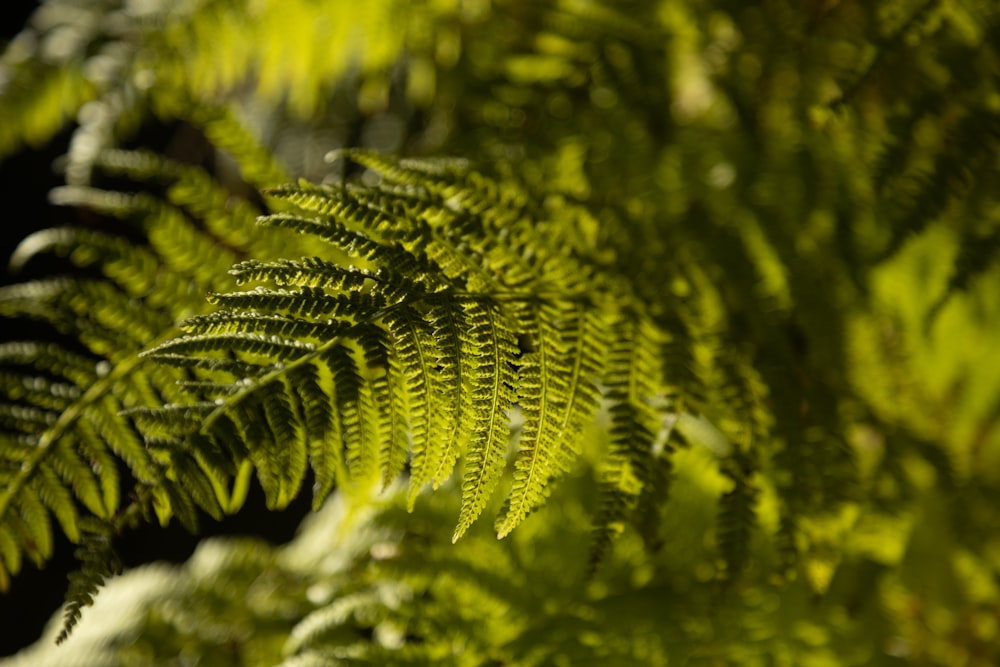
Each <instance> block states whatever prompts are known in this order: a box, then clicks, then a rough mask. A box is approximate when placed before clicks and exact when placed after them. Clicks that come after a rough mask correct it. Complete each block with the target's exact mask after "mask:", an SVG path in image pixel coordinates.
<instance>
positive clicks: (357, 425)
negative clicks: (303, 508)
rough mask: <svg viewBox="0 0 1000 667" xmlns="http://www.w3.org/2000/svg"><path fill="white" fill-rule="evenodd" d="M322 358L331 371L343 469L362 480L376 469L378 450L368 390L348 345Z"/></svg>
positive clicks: (375, 420)
mask: <svg viewBox="0 0 1000 667" xmlns="http://www.w3.org/2000/svg"><path fill="white" fill-rule="evenodd" d="M326 359H327V361H328V363H329V364H330V370H331V372H332V373H333V384H334V393H335V405H336V407H337V410H338V412H339V416H340V424H341V433H342V436H343V438H344V454H345V460H346V462H347V470H348V472H349V474H350V478H351V480H352V481H356V482H365V481H368V480H369V479H370V477H371V476H372V474H373V473H374V472H375V470H376V468H377V463H378V452H379V442H378V431H377V429H378V420H377V417H376V416H375V413H374V405H373V397H372V396H371V389H370V387H369V386H368V385H367V383H366V382H365V380H364V378H363V377H362V376H361V370H360V368H359V365H358V363H357V359H356V351H355V349H354V348H353V347H352V346H349V345H345V344H337V345H336V346H334V347H332V348H331V349H330V350H329V351H328V352H327V354H326Z"/></svg>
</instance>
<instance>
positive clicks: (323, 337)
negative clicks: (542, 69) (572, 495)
mask: <svg viewBox="0 0 1000 667" xmlns="http://www.w3.org/2000/svg"><path fill="white" fill-rule="evenodd" d="M346 157H348V158H350V159H355V158H356V159H357V160H358V161H359V162H361V163H362V164H365V165H367V166H369V167H372V168H374V167H378V168H379V170H380V171H379V172H378V173H379V174H380V177H381V181H380V182H379V183H378V185H376V186H371V187H359V186H355V185H346V186H341V187H317V186H313V185H309V184H301V185H300V186H297V187H292V186H285V187H281V188H276V189H271V190H270V191H269V194H270V196H271V197H274V198H277V199H279V200H281V201H284V202H287V203H288V204H289V205H293V206H294V207H295V210H292V211H290V212H285V213H280V214H275V215H271V216H267V217H264V218H262V219H261V221H260V223H261V224H262V225H264V226H265V227H275V228H280V229H283V230H287V231H289V232H297V233H299V234H307V235H311V236H313V237H316V238H318V239H320V240H322V241H323V242H325V243H326V244H329V245H330V246H332V248H331V250H332V251H334V252H335V253H341V254H343V255H346V256H347V257H348V261H350V262H354V263H355V264H356V265H352V264H345V263H338V262H334V261H330V260H329V259H325V258H324V257H323V256H313V257H304V258H302V259H299V260H292V259H279V260H274V261H268V262H261V261H257V260H246V261H243V262H240V263H238V264H236V265H235V266H234V267H233V269H232V270H231V272H230V273H231V274H232V275H233V276H234V277H235V279H236V281H237V283H238V284H240V285H245V286H247V287H250V286H251V285H252V286H253V287H252V288H251V289H247V290H244V291H232V292H222V293H217V294H213V295H211V296H210V301H211V302H212V303H214V304H216V305H217V306H220V307H221V308H222V310H219V311H216V312H214V313H211V314H208V315H204V316H199V317H196V318H192V319H190V320H188V321H187V322H186V323H185V324H184V325H183V328H184V329H185V330H186V333H185V335H183V336H180V337H178V338H175V339H173V340H170V341H167V342H164V343H162V344H160V345H158V346H156V347H155V348H153V349H152V350H150V351H149V352H147V353H146V355H147V356H149V357H152V358H154V359H158V360H161V361H162V362H164V363H166V364H167V365H169V366H171V367H180V368H183V369H186V370H187V371H188V372H190V373H192V374H194V375H195V376H196V377H199V378H201V380H200V381H199V382H198V383H195V384H192V385H188V387H189V388H190V389H192V390H195V392H196V393H197V391H200V390H202V389H203V388H204V387H206V386H212V387H219V388H222V387H225V386H226V385H227V384H228V385H229V386H230V387H231V389H230V390H226V391H216V392H214V393H212V394H211V395H208V396H199V397H198V400H197V401H195V402H190V401H188V402H181V403H178V404H177V405H174V406H166V407H164V408H162V409H153V410H146V409H139V410H137V411H136V412H134V413H133V415H134V417H135V418H136V419H138V420H139V422H140V423H141V424H150V425H152V424H155V425H156V426H157V428H159V429H161V430H162V432H163V435H166V434H167V433H168V432H170V431H173V432H174V435H181V436H183V437H186V438H188V439H189V441H190V442H191V444H194V443H195V442H199V441H200V439H203V438H207V439H208V440H209V441H210V442H212V443H215V444H213V445H212V446H211V449H212V450H213V451H223V450H224V449H225V447H226V445H225V444H224V443H225V442H226V440H227V439H229V438H231V437H233V436H234V432H235V433H236V434H239V436H238V437H242V438H243V439H244V441H245V442H248V443H254V444H253V445H252V446H251V447H250V452H249V457H250V459H251V460H252V461H253V464H254V467H255V468H256V469H257V473H258V477H259V478H260V480H261V482H262V485H263V486H264V488H265V491H266V492H267V493H268V494H269V495H268V497H269V498H270V500H271V503H272V505H273V506H276V507H280V506H283V505H284V504H286V503H287V502H288V501H289V500H290V499H291V498H292V497H294V495H295V493H297V491H298V486H299V484H301V481H302V473H303V472H304V470H303V469H302V468H301V464H302V463H304V462H306V461H308V462H309V465H310V467H311V468H312V470H313V473H314V475H315V477H316V479H317V480H318V483H317V486H316V487H315V488H314V502H315V503H317V504H318V503H320V502H321V501H322V500H323V498H324V497H325V495H326V494H327V493H329V491H330V490H331V489H332V488H333V487H334V486H335V485H336V486H342V487H347V488H351V487H355V486H357V485H359V484H360V485H361V486H362V487H365V486H367V485H368V484H370V483H371V482H372V481H373V479H374V477H376V476H377V477H380V478H381V480H382V483H383V485H385V484H388V483H389V482H391V481H392V479H393V478H394V477H395V476H397V475H398V474H400V473H401V472H402V471H404V470H407V471H408V472H409V477H410V499H411V503H412V502H413V501H414V500H415V498H416V495H417V494H418V493H419V491H420V490H421V489H422V488H423V487H424V486H425V485H427V484H428V483H432V484H433V485H435V486H438V485H440V484H442V483H444V482H445V481H446V480H447V479H448V478H449V477H450V476H451V473H452V470H453V467H454V466H455V464H456V463H457V462H458V460H459V459H461V460H462V468H463V472H462V495H463V498H464V501H463V507H462V510H461V512H460V516H459V519H458V527H457V528H456V532H455V538H456V539H457V538H458V537H460V536H461V535H462V534H463V533H464V532H465V531H466V530H467V529H468V528H469V526H471V524H472V523H473V521H474V520H475V519H476V517H477V516H478V515H479V514H480V512H482V510H483V508H484V507H485V506H486V505H487V502H488V500H489V498H490V496H491V495H492V493H493V491H494V489H495V487H496V486H497V484H498V483H499V481H500V479H501V478H502V476H503V473H504V470H505V468H506V465H507V458H508V449H509V445H510V438H511V436H510V423H511V410H512V409H513V407H514V406H515V405H517V406H518V407H519V409H520V411H521V412H522V414H523V415H524V416H525V419H526V422H525V428H524V429H523V430H522V432H521V434H520V438H519V440H518V445H517V447H518V453H517V454H516V462H515V464H514V466H515V473H514V482H513V488H512V489H511V491H510V503H509V504H508V506H507V509H505V510H504V513H503V516H502V518H501V519H498V521H497V528H498V532H499V533H500V534H501V535H506V534H507V533H509V532H510V531H511V530H512V529H513V528H514V527H515V526H516V525H517V524H518V523H520V522H521V521H522V520H523V519H524V518H525V517H526V516H527V515H528V514H529V513H530V512H531V511H532V510H533V509H535V508H536V507H537V506H538V505H540V504H541V503H542V502H543V501H544V498H545V497H546V495H547V493H548V487H549V484H550V482H551V481H552V480H553V479H555V478H558V477H560V476H562V475H564V474H565V473H567V472H568V471H569V470H570V469H571V468H572V467H573V465H574V462H575V460H576V459H577V457H578V456H579V447H578V446H577V445H576V444H574V439H575V438H576V437H577V435H578V434H579V433H580V431H581V430H582V429H583V427H584V425H585V424H586V423H587V422H588V420H589V419H590V418H591V417H592V416H593V414H594V412H595V411H596V409H597V406H598V402H599V395H600V392H599V390H598V388H597V383H598V381H599V379H600V374H601V372H602V368H601V364H602V359H603V348H604V345H605V341H604V336H605V335H606V334H607V329H608V326H607V318H608V317H609V315H608V313H606V312H604V310H603V309H602V307H600V306H597V305H595V303H594V302H593V296H594V295H592V294H591V293H589V291H588V290H590V289H595V287H594V285H595V284H596V283H595V282H591V281H588V280H587V278H586V275H585V274H584V273H583V272H579V273H574V272H572V271H567V266H566V265H567V264H568V265H569V266H572V265H573V263H575V261H576V260H572V259H569V258H565V259H564V261H562V262H559V263H557V262H556V261H555V259H556V256H559V257H564V255H563V249H561V248H550V247H548V246H546V245H544V242H543V239H544V237H543V236H542V234H541V233H540V230H541V227H540V224H542V223H539V221H537V220H535V219H534V218H533V217H532V216H531V204H530V200H529V199H528V198H527V196H526V195H525V194H523V193H520V194H519V193H518V192H517V191H516V190H514V189H507V190H505V189H504V188H505V187H507V188H509V186H504V187H501V186H499V185H498V184H495V183H493V182H492V181H490V180H489V179H486V178H484V177H482V176H480V175H478V174H476V173H475V172H470V171H468V170H467V168H464V167H462V166H460V165H459V166H456V165H453V164H450V163H441V164H436V163H434V162H412V161H410V162H406V161H403V162H393V161H389V160H387V159H386V158H380V157H377V156H375V155H373V154H371V153H357V154H353V153H352V154H348V155H347V156H346ZM497 216H500V217H497ZM529 250H530V252H529ZM220 373H222V374H224V375H220ZM206 382H207V383H208V385H206V384H205V383H206ZM300 384H301V385H302V387H303V388H302V389H300V388H299V385H300ZM272 402H273V404H272ZM324 410H325V411H327V414H324ZM269 411H270V413H269ZM279 417H280V419H279ZM282 428H283V429H284V430H281V429H282ZM233 429H235V431H234V430H233ZM319 443H322V444H319ZM278 471H280V472H282V473H287V474H290V475H291V477H290V478H288V479H285V480H282V479H279V478H277V477H275V474H276V473H277V472H278ZM206 509H208V508H206Z"/></svg>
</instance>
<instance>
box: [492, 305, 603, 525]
mask: <svg viewBox="0 0 1000 667" xmlns="http://www.w3.org/2000/svg"><path fill="white" fill-rule="evenodd" d="M533 310H535V311H536V317H535V318H534V319H535V321H534V322H533V323H532V324H533V325H534V326H532V330H534V331H535V332H536V334H535V340H534V350H533V351H532V352H529V353H527V354H524V355H522V357H521V363H520V366H519V378H518V384H517V402H518V405H520V406H521V410H522V412H523V413H524V417H525V424H524V430H523V431H522V433H521V437H520V438H519V439H518V452H517V455H516V458H515V460H514V480H513V486H512V488H511V491H510V493H509V495H508V499H507V502H506V503H505V506H504V510H503V512H502V513H501V515H500V516H498V517H497V521H496V529H497V536H498V537H500V538H503V537H505V536H507V535H508V534H510V532H511V531H512V530H513V529H514V528H516V527H517V525H518V524H519V523H520V522H521V521H523V520H524V518H525V517H527V516H528V514H529V513H531V512H532V511H533V510H534V509H535V508H536V507H538V506H539V505H541V504H542V503H543V502H544V500H545V498H546V497H547V496H548V493H549V488H550V485H551V484H552V482H553V481H554V480H555V479H556V478H558V477H559V476H561V475H563V474H565V473H566V472H568V471H569V469H570V467H571V466H572V464H573V462H574V459H575V458H576V456H577V455H578V453H579V450H578V446H577V443H576V438H577V436H578V434H579V429H580V427H581V426H582V424H583V422H584V420H586V419H587V418H588V417H590V416H591V414H592V410H593V409H595V408H596V405H597V404H596V398H595V395H596V388H594V386H593V384H592V382H591V379H590V378H589V377H585V376H584V375H583V367H584V349H583V348H582V347H581V346H579V345H574V344H573V343H574V342H575V343H579V338H576V336H574V335H572V334H571V335H565V334H564V333H563V331H562V330H561V329H562V328H563V327H566V328H570V327H572V325H573V324H577V325H579V326H581V327H582V326H584V324H585V322H586V317H585V315H584V316H580V318H579V320H578V321H577V322H571V323H566V322H563V321H560V320H561V318H562V316H563V313H562V312H561V310H560V309H558V308H557V307H555V306H552V305H548V304H545V303H541V304H536V305H535V307H534V308H533ZM574 339H575V340H574Z"/></svg>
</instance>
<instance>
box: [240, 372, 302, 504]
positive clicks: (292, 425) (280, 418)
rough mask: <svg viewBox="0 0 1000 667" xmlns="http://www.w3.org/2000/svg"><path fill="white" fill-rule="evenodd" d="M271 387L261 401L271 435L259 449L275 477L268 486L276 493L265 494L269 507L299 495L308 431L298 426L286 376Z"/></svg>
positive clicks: (296, 413) (296, 412)
mask: <svg viewBox="0 0 1000 667" xmlns="http://www.w3.org/2000/svg"><path fill="white" fill-rule="evenodd" d="M271 387H272V389H271V393H270V395H269V396H268V400H265V401H263V408H264V417H265V420H266V422H267V425H268V427H269V430H270V438H268V439H267V440H265V443H264V444H265V446H264V447H261V448H260V449H261V453H262V455H263V457H265V458H267V459H268V464H269V466H270V468H271V469H272V470H273V471H274V472H275V478H276V479H277V481H278V484H277V485H276V487H271V488H276V493H272V494H269V495H268V507H269V508H271V509H282V508H284V507H286V506H287V505H288V503H290V502H291V501H292V500H294V499H295V496H296V495H298V492H299V489H300V488H301V486H302V480H303V479H304V478H305V473H306V467H307V462H308V453H307V450H306V440H307V438H308V434H306V433H305V431H304V429H302V428H301V426H300V424H301V423H302V419H301V415H300V414H299V413H298V411H297V409H296V407H297V401H293V400H290V399H291V392H290V391H289V386H288V384H287V381H286V379H285V378H281V379H279V380H277V381H276V382H274V383H272V385H271ZM251 453H252V452H251ZM258 469H260V467H259V466H258ZM266 488H267V487H265V489H266ZM265 492H266V491H265Z"/></svg>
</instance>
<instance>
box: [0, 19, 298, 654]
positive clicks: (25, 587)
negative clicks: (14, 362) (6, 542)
mask: <svg viewBox="0 0 1000 667" xmlns="http://www.w3.org/2000/svg"><path fill="white" fill-rule="evenodd" d="M38 5H39V3H38V2H27V1H25V0H0V42H2V43H3V45H4V46H5V45H6V43H7V42H8V41H9V40H10V38H11V37H13V36H14V35H15V34H17V32H18V31H19V30H20V29H21V28H22V27H23V26H24V25H25V23H26V21H27V20H28V18H29V17H30V15H31V13H32V12H33V11H34V9H35V8H37V7H38ZM71 131H72V129H71V128H70V129H69V130H67V131H66V132H64V133H63V134H62V135H59V136H57V137H56V138H55V139H53V141H52V142H50V144H49V145H48V146H46V147H44V148H41V149H34V150H31V149H25V150H22V151H20V152H19V153H17V154H15V155H12V156H10V157H8V158H6V159H0V195H2V200H3V201H4V202H6V205H5V212H4V213H3V218H2V224H0V268H2V272H0V284H10V283H11V282H18V281H21V280H25V279H30V278H32V277H38V276H40V275H45V274H46V272H49V271H52V270H58V269H60V268H62V267H61V266H59V265H57V264H53V265H48V264H46V262H45V261H44V260H43V261H41V262H38V261H32V262H31V264H30V265H29V266H28V267H27V270H26V272H25V274H24V275H19V276H12V275H11V274H10V273H9V272H8V270H7V258H9V257H10V254H11V252H12V251H13V250H14V248H15V247H16V246H17V244H18V242H19V241H20V240H21V239H22V238H24V237H25V236H26V235H27V234H29V233H31V232H32V231H35V230H38V229H43V228H46V227H52V226H58V225H61V224H64V223H66V222H68V221H69V216H70V215H71V214H70V213H69V212H68V211H67V210H66V209H61V208H56V207H53V206H50V205H49V204H48V201H47V193H48V191H49V189H51V188H52V187H53V186H55V185H59V183H60V177H59V176H58V174H56V172H55V171H54V170H53V168H52V163H53V161H54V160H55V159H56V158H58V157H59V155H61V154H62V153H63V152H64V151H65V149H66V145H67V140H68V136H69V133H70V132H71ZM163 131H164V130H163V128H151V129H149V130H148V131H147V132H148V133H151V134H152V133H155V134H156V135H157V136H150V137H149V139H150V143H152V144H153V145H156V144H160V143H161V142H162V141H163V140H164V137H163V136H161V135H162V133H163ZM138 140H139V143H143V137H142V136H140V137H139V138H138ZM44 335H46V332H44V331H40V330H38V328H37V327H33V326H31V325H26V324H24V323H20V322H13V321H10V320H3V321H2V322H0V341H4V340H16V339H24V338H31V337H38V336H44ZM308 506H309V497H308V494H302V495H301V496H300V498H299V499H298V500H297V501H296V502H294V503H293V504H292V505H291V506H290V507H289V508H288V509H286V510H285V511H283V512H268V511H267V509H266V507H265V505H264V499H263V493H262V492H261V491H260V488H259V487H256V486H255V487H254V488H253V490H252V491H251V493H250V496H249V497H248V499H247V503H246V506H245V507H244V508H243V510H242V511H241V512H240V514H239V515H237V516H234V517H231V518H229V519H227V520H226V521H224V522H222V523H221V524H215V523H214V522H212V520H211V519H210V518H209V517H203V518H202V519H203V520H202V533H201V537H205V536H209V535H221V534H253V535H258V536H261V537H264V538H266V539H269V540H271V541H272V542H275V543H281V542H286V541H288V540H289V539H290V538H291V537H292V536H293V534H294V532H295V529H296V527H297V526H298V524H299V521H300V520H301V518H302V516H303V515H304V514H305V513H306V512H307V511H308ZM55 532H56V537H57V539H56V543H55V544H56V546H55V556H54V557H53V559H52V560H51V561H50V562H49V563H48V564H47V565H46V566H45V568H44V569H43V570H38V569H36V568H35V567H34V566H33V565H32V564H30V563H25V565H24V568H23V569H22V571H21V572H20V573H19V574H18V575H16V576H15V577H14V578H13V582H12V585H11V588H10V590H9V591H7V592H6V593H0V628H2V630H0V656H6V655H10V654H13V653H15V652H17V651H18V650H19V649H20V648H22V647H24V646H27V645H28V644H31V643H33V642H34V641H36V640H37V639H38V637H39V635H40V634H41V632H42V629H43V627H44V625H45V623H46V622H48V620H49V618H50V617H51V616H52V615H53V613H55V612H57V611H58V610H59V607H60V605H61V603H62V601H63V597H64V595H65V593H66V587H67V575H68V574H69V573H70V572H71V571H73V569H74V568H75V564H76V561H75V560H74V558H73V549H74V546H73V545H72V544H70V543H69V542H68V541H67V540H66V539H65V537H63V536H62V534H61V532H59V530H58V528H56V531H55ZM198 539H199V538H196V537H194V536H192V535H190V534H188V533H187V532H186V531H185V530H184V529H183V528H181V527H179V526H177V525H176V524H174V525H171V526H169V527H168V528H166V529H161V528H159V526H145V527H143V528H140V529H138V530H136V531H133V532H132V533H130V534H127V535H124V536H122V537H121V538H120V539H119V541H118V542H117V543H116V546H117V550H118V552H119V554H120V555H121V557H122V561H123V563H124V564H125V566H126V567H134V566H136V565H141V564H142V563H147V562H150V561H153V560H166V561H172V562H182V561H184V560H186V559H187V558H188V557H189V556H190V555H191V553H192V551H193V550H194V547H195V545H196V544H197V541H198ZM86 613H87V611H86V610H84V616H86Z"/></svg>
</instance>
